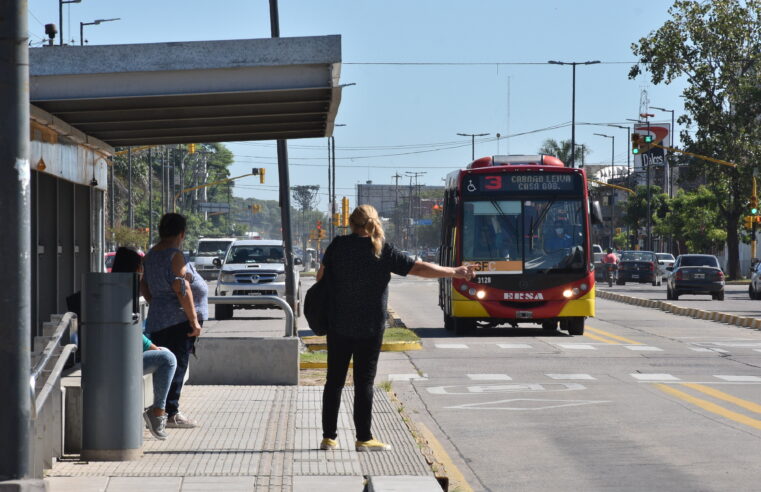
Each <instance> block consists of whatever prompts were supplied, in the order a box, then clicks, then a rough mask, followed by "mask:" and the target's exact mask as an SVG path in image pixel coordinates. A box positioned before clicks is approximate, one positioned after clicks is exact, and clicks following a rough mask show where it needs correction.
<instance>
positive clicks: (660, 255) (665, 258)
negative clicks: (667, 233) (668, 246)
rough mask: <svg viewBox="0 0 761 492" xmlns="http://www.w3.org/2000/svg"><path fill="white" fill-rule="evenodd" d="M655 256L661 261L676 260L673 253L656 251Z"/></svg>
mask: <svg viewBox="0 0 761 492" xmlns="http://www.w3.org/2000/svg"><path fill="white" fill-rule="evenodd" d="M655 256H657V257H658V259H659V260H661V261H674V255H672V254H671V253H656V254H655Z"/></svg>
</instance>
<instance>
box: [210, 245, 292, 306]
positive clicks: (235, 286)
mask: <svg viewBox="0 0 761 492" xmlns="http://www.w3.org/2000/svg"><path fill="white" fill-rule="evenodd" d="M216 263H217V265H218V267H219V268H220V270H219V277H218V279H217V287H216V295H218V296H278V297H280V298H282V299H285V248H284V247H283V242H282V241H277V240H262V239H239V240H236V241H235V242H234V243H233V244H232V245H231V246H230V249H228V250H227V254H226V255H225V257H224V262H222V261H220V260H217V262H216ZM294 263H295V265H301V264H302V261H301V259H300V258H296V259H295V260H294ZM293 275H294V283H295V285H296V309H294V315H295V316H296V317H298V316H299V315H300V313H301V280H300V277H299V272H298V270H297V269H294V272H293ZM233 309H268V306H257V305H251V304H240V305H239V304H234V305H233V304H217V305H216V307H215V318H216V319H218V320H225V319H231V318H232V317H233Z"/></svg>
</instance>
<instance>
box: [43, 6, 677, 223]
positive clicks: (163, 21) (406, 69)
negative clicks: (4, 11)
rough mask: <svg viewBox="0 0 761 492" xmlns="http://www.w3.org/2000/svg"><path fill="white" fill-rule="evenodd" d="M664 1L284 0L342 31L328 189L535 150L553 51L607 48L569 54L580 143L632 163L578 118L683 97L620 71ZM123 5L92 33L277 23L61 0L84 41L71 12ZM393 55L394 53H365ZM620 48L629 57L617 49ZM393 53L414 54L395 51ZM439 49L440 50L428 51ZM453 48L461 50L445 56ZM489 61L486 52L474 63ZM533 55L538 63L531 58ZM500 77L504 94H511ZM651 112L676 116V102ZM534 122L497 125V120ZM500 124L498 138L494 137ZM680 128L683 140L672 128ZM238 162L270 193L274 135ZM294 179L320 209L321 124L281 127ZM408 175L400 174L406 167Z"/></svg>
mask: <svg viewBox="0 0 761 492" xmlns="http://www.w3.org/2000/svg"><path fill="white" fill-rule="evenodd" d="M671 4H672V1H670V0H669V1H666V0H650V1H648V2H639V3H635V2H624V1H616V0H533V1H523V2H518V1H514V0H502V1H499V0H491V1H475V0H460V1H453V0H384V1H382V2H381V1H375V2H370V1H363V0H341V1H339V0H325V1H311V0H309V1H308V0H303V1H297V0H280V2H279V9H280V34H281V36H283V37H286V36H311V35H324V34H340V35H341V36H342V52H343V56H342V58H343V65H342V69H341V83H355V84H356V85H355V86H351V87H347V88H345V89H344V91H343V98H342V101H341V105H340V108H339V111H338V117H337V121H336V122H337V123H338V124H342V125H346V126H341V127H337V128H336V129H335V132H334V136H335V139H336V147H337V154H336V155H337V166H338V172H337V185H336V186H337V188H338V190H337V193H338V196H339V200H340V197H341V196H343V195H346V196H349V197H350V198H351V203H352V206H354V205H355V204H354V196H355V191H354V185H355V184H356V183H364V182H365V181H366V180H372V181H373V182H374V183H391V182H392V180H391V176H392V175H393V174H395V173H396V172H397V171H398V172H399V173H400V174H404V173H405V172H412V171H422V172H426V174H425V175H424V176H423V178H421V179H422V182H424V183H425V184H429V185H435V184H441V178H442V177H443V176H444V175H446V174H447V173H448V172H449V171H451V170H453V169H457V168H459V167H463V166H464V165H466V164H467V163H468V162H469V161H470V160H471V141H470V138H466V137H459V136H457V133H490V134H491V135H490V136H489V137H482V138H479V139H477V140H476V157H479V156H485V155H493V154H497V153H503V154H504V153H507V152H508V151H509V153H512V154H531V153H536V152H537V150H538V148H539V146H540V145H541V143H542V142H543V141H544V140H545V139H547V138H554V139H557V140H561V139H570V136H571V129H570V126H565V127H562V128H558V129H553V130H548V131H538V132H537V131H536V130H540V129H544V128H547V127H553V126H556V125H563V124H565V125H570V121H571V67H570V66H556V65H548V64H545V62H546V61H548V60H561V61H585V60H600V61H602V62H603V64H600V65H593V66H588V67H578V68H577V74H576V121H577V128H576V142H577V143H580V144H582V143H583V144H585V145H587V146H588V147H589V148H590V149H591V154H590V155H589V157H588V160H587V163H606V164H609V163H610V155H611V140H610V139H607V138H603V137H598V136H594V135H593V133H606V134H608V135H615V137H616V141H615V143H616V149H615V161H616V164H619V165H625V164H626V157H627V152H628V148H629V143H628V142H627V141H626V131H625V130H620V129H616V128H605V127H602V126H588V125H584V124H583V123H605V122H610V123H619V124H624V123H625V122H626V119H627V118H636V117H637V114H638V113H639V103H640V93H641V91H642V90H643V89H645V90H647V92H648V97H649V100H650V104H651V105H654V106H660V107H664V108H668V109H676V110H677V116H678V115H679V114H681V113H682V112H683V106H682V100H681V98H680V97H679V94H680V93H681V90H682V88H683V83H682V82H678V83H675V84H672V85H671V86H662V85H661V86H652V85H651V84H649V82H648V80H646V79H645V78H644V77H640V78H639V79H637V80H629V79H628V77H627V74H628V71H629V68H630V66H631V62H633V61H635V58H634V56H633V55H632V53H631V49H630V45H631V43H632V42H635V41H637V40H638V39H639V38H640V37H642V36H645V35H647V34H648V33H650V32H651V31H653V30H655V29H657V28H658V27H660V26H661V25H662V24H663V22H664V21H665V20H667V19H668V13H667V10H668V8H669V6H670V5H671ZM29 10H30V18H29V29H30V34H31V36H32V40H33V41H36V42H38V43H39V42H40V41H41V40H42V38H44V37H45V34H44V28H43V25H44V24H45V23H49V22H53V23H56V24H58V0H29ZM113 17H120V18H121V20H119V21H116V22H112V23H108V24H101V25H98V26H87V27H85V38H86V39H87V40H88V41H89V43H90V44H130V43H151V42H166V41H198V40H216V39H243V38H263V37H269V35H270V24H269V2H268V0H217V1H211V0H206V1H201V0H185V1H180V0H151V1H146V0H129V1H123V0H122V1H116V0H82V3H79V4H71V5H66V6H64V23H63V25H64V30H65V34H66V38H67V39H75V40H76V43H78V42H79V22H80V21H84V22H89V21H92V20H95V19H100V18H113ZM378 62H389V63H397V64H392V65H386V64H382V65H374V64H372V63H378ZM622 62H624V63H622ZM399 63H413V64H412V65H400V64H399ZM431 63H439V64H444V65H430V64H431ZM446 63H454V64H453V65H446ZM474 63H483V64H484V65H473V64H474ZM534 63H538V64H534ZM508 86H509V93H510V97H509V104H508ZM508 107H509V112H508ZM655 113H656V118H655V120H654V121H662V122H669V121H670V119H671V116H670V114H669V113H658V112H655ZM526 132H532V133H528V134H525V135H521V136H514V137H510V138H505V136H506V135H513V134H519V133H526ZM497 133H500V134H501V135H502V138H500V139H499V141H497V140H496V139H495V136H496V134H497ZM677 143H678V142H677ZM228 146H229V148H230V149H231V150H232V151H233V153H234V154H235V156H236V163H235V165H234V166H233V169H232V172H233V174H234V175H236V174H243V173H245V172H248V170H249V169H250V168H251V167H265V168H267V183H266V184H265V185H264V186H262V185H259V184H258V180H255V178H246V179H244V180H241V181H239V182H238V185H237V186H236V192H235V193H236V195H238V196H244V197H257V198H262V199H276V198H277V186H276V185H277V158H276V150H275V144H274V142H246V143H230V144H228ZM289 157H290V162H291V184H292V185H299V184H319V185H320V186H321V190H320V192H321V193H322V195H321V202H320V208H322V209H323V210H324V209H326V208H327V198H326V195H327V167H326V166H327V139H325V138H322V139H307V140H293V141H290V142H289ZM405 182H408V181H405Z"/></svg>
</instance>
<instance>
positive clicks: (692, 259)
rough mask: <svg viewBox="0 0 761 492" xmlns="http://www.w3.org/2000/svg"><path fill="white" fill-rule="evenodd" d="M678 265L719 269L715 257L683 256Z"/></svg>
mask: <svg viewBox="0 0 761 492" xmlns="http://www.w3.org/2000/svg"><path fill="white" fill-rule="evenodd" d="M680 264H681V266H690V267H713V268H719V262H718V260H717V259H716V257H715V256H683V257H682V261H681V262H680Z"/></svg>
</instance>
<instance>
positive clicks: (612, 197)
mask: <svg viewBox="0 0 761 492" xmlns="http://www.w3.org/2000/svg"><path fill="white" fill-rule="evenodd" d="M595 135H597V136H598V137H605V138H609V139H610V177H611V178H612V177H613V175H614V174H615V161H614V159H615V156H616V136H615V135H605V134H604V133H595ZM608 182H610V178H608ZM615 198H616V190H615V189H611V193H610V239H609V242H608V247H609V248H612V247H613V210H614V209H613V207H614V203H613V202H614V201H615Z"/></svg>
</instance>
